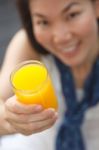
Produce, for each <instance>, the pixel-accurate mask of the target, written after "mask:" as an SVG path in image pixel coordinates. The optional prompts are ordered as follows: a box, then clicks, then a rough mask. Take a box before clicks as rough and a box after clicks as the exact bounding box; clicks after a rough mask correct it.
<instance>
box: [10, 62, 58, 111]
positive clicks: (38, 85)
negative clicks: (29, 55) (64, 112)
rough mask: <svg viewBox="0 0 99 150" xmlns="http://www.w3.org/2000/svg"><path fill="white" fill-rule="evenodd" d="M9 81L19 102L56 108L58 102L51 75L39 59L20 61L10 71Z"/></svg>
mask: <svg viewBox="0 0 99 150" xmlns="http://www.w3.org/2000/svg"><path fill="white" fill-rule="evenodd" d="M10 81H11V85H12V88H13V91H14V93H15V94H16V96H17V98H18V101H19V102H21V103H24V104H39V105H42V106H43V107H44V108H49V107H51V108H54V109H55V110H57V107H58V102H57V97H56V94H55V91H54V87H53V84H52V81H51V77H50V75H49V73H48V70H47V68H46V66H45V65H44V64H43V63H41V62H40V61H35V60H29V61H24V62H22V63H20V64H19V65H18V66H17V67H16V68H15V69H14V70H13V72H12V73H11V76H10Z"/></svg>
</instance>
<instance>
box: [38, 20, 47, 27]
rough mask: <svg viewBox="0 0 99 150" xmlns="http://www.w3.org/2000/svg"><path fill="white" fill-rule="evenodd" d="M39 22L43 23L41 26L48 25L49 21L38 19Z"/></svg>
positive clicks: (39, 23)
mask: <svg viewBox="0 0 99 150" xmlns="http://www.w3.org/2000/svg"><path fill="white" fill-rule="evenodd" d="M37 24H38V25H41V26H47V25H48V21H46V20H44V21H37Z"/></svg>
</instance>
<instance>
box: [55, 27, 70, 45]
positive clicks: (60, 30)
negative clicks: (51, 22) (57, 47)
mask: <svg viewBox="0 0 99 150" xmlns="http://www.w3.org/2000/svg"><path fill="white" fill-rule="evenodd" d="M71 39H72V32H71V31H70V29H69V28H68V27H66V26H57V27H55V28H54V29H53V42H54V43H56V44H62V43H68V42H69V41H71Z"/></svg>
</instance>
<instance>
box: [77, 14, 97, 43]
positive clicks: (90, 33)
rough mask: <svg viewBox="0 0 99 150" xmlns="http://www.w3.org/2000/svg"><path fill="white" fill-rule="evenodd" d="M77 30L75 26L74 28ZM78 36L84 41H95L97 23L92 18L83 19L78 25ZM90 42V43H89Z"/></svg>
mask: <svg viewBox="0 0 99 150" xmlns="http://www.w3.org/2000/svg"><path fill="white" fill-rule="evenodd" d="M76 28H77V26H76ZM78 29H79V33H78V34H79V35H80V36H81V38H84V39H86V40H89V39H90V40H91V39H96V35H97V31H98V30H97V29H98V28H97V23H96V20H95V19H94V17H91V16H89V17H85V18H83V20H81V21H80V22H79V23H78ZM90 42H91V41H90Z"/></svg>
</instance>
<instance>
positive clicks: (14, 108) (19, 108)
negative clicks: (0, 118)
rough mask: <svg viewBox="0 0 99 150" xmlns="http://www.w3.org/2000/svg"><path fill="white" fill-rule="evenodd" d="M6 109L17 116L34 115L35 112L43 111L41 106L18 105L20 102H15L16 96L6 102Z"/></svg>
mask: <svg viewBox="0 0 99 150" xmlns="http://www.w3.org/2000/svg"><path fill="white" fill-rule="evenodd" d="M5 107H6V109H8V110H9V111H11V112H13V113H17V114H19V113H20V114H21V113H24V114H31V113H36V112H37V111H40V110H43V108H42V106H41V105H36V104H33V105H32V104H31V105H25V104H22V103H21V104H20V102H18V101H17V98H16V96H13V97H11V98H9V99H8V100H7V102H6V103H5Z"/></svg>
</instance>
